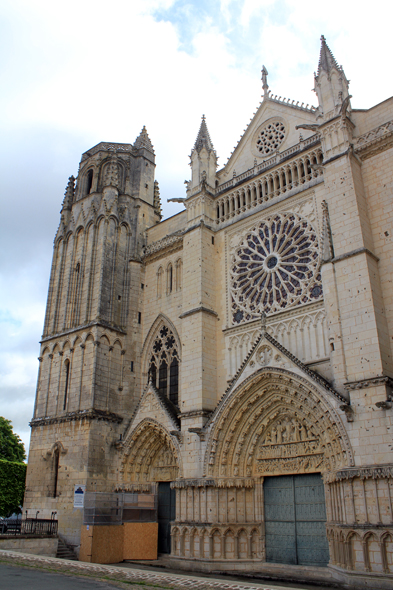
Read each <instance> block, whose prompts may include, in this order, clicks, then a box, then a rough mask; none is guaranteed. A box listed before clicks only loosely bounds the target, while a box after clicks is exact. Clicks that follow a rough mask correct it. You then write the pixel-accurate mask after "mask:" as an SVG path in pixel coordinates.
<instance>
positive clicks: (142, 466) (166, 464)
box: [122, 418, 180, 485]
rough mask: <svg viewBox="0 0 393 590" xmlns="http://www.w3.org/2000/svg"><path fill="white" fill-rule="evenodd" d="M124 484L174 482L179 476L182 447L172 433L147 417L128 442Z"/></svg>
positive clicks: (124, 465) (125, 447) (125, 453)
mask: <svg viewBox="0 0 393 590" xmlns="http://www.w3.org/2000/svg"><path fill="white" fill-rule="evenodd" d="M123 448H124V456H123V462H122V480H123V484H124V485H127V484H128V483H154V482H163V481H173V480H175V479H176V478H177V477H179V471H180V469H179V458H180V453H179V449H178V448H177V447H176V446H175V443H174V442H173V440H172V437H171V436H170V434H169V433H168V432H167V431H166V430H165V429H164V428H163V427H162V426H161V425H160V424H158V422H156V421H155V420H152V419H149V418H146V419H144V420H142V422H140V424H138V426H137V427H136V428H135V429H134V430H133V431H132V432H131V433H130V435H129V437H128V438H127V439H126V440H125V441H124V445H123Z"/></svg>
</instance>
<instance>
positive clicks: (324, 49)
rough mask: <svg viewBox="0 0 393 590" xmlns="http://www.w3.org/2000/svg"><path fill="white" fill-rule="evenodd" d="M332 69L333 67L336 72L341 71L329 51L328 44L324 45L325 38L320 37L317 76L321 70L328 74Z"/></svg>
mask: <svg viewBox="0 0 393 590" xmlns="http://www.w3.org/2000/svg"><path fill="white" fill-rule="evenodd" d="M333 67H335V68H336V69H337V70H340V69H341V68H340V66H339V65H338V63H337V61H336V59H335V57H334V55H333V53H332V52H331V51H330V49H329V46H328V44H327V43H326V39H325V36H324V35H321V50H320V52H319V63H318V76H319V75H320V73H321V70H325V72H327V73H329V72H330V71H331V69H332V68H333Z"/></svg>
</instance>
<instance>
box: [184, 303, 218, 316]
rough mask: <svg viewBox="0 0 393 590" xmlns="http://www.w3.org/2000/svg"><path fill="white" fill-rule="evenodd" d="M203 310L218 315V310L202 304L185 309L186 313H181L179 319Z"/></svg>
mask: <svg viewBox="0 0 393 590" xmlns="http://www.w3.org/2000/svg"><path fill="white" fill-rule="evenodd" d="M201 311H202V312H204V313H208V314H210V315H214V316H215V317H218V313H217V312H216V311H214V309H209V308H208V307H205V306H204V305H200V306H199V307H195V308H194V309H190V310H188V311H185V312H184V313H182V314H181V315H179V319H183V318H186V317H187V316H189V315H194V314H195V313H200V312H201Z"/></svg>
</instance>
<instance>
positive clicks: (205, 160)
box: [189, 115, 217, 189]
mask: <svg viewBox="0 0 393 590" xmlns="http://www.w3.org/2000/svg"><path fill="white" fill-rule="evenodd" d="M190 158H191V162H190V166H191V170H192V178H191V185H189V188H191V189H192V188H195V187H196V186H199V185H200V183H201V182H204V186H206V184H208V185H209V186H210V187H215V185H216V170H217V154H216V151H215V149H214V146H213V143H212V140H211V139H210V135H209V131H208V129H207V125H206V117H205V115H202V121H201V125H200V127H199V131H198V135H197V138H196V141H195V144H194V147H193V149H192V152H191V156H190Z"/></svg>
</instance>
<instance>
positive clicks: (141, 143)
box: [134, 125, 154, 154]
mask: <svg viewBox="0 0 393 590" xmlns="http://www.w3.org/2000/svg"><path fill="white" fill-rule="evenodd" d="M134 147H135V148H137V149H141V148H144V149H145V150H147V151H149V152H151V153H152V154H154V148H153V144H152V142H151V141H150V137H149V135H148V133H147V130H146V127H145V125H143V129H142V131H141V132H140V134H139V136H138V137H137V138H136V140H135V143H134Z"/></svg>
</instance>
